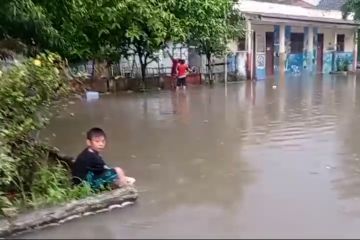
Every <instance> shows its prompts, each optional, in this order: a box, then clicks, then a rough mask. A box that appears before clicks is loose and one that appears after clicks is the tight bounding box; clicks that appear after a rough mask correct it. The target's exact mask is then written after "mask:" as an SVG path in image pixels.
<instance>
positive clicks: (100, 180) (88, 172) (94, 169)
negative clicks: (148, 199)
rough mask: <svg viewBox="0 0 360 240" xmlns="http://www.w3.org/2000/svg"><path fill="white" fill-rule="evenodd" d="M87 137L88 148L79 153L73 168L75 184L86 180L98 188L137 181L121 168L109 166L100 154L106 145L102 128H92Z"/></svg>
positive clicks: (92, 186)
mask: <svg viewBox="0 0 360 240" xmlns="http://www.w3.org/2000/svg"><path fill="white" fill-rule="evenodd" d="M86 138H87V140H86V144H87V148H85V149H84V150H83V151H82V152H81V153H80V154H79V156H78V157H77V158H76V160H75V163H74V165H73V168H72V175H73V183H74V184H75V185H77V184H80V183H81V182H83V181H86V182H87V183H89V184H90V186H91V188H92V189H95V190H98V189H101V188H102V187H106V186H110V187H114V186H115V187H122V186H125V185H132V184H134V183H135V179H134V178H131V177H127V176H126V175H125V173H124V171H123V170H122V169H121V168H119V167H115V168H110V167H108V166H107V165H106V164H105V162H104V160H103V159H102V157H101V156H100V152H102V151H103V150H104V149H105V145H106V135H105V132H104V131H103V130H102V129H101V128H92V129H90V130H89V131H88V132H87V134H86Z"/></svg>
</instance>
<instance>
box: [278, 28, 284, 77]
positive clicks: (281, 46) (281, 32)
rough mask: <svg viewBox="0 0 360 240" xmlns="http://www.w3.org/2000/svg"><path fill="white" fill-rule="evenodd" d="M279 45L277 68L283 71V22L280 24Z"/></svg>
mask: <svg viewBox="0 0 360 240" xmlns="http://www.w3.org/2000/svg"><path fill="white" fill-rule="evenodd" d="M279 45H280V46H279V69H280V73H284V72H285V61H286V47H285V24H281V25H280V36H279Z"/></svg>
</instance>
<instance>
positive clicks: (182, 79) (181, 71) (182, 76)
mask: <svg viewBox="0 0 360 240" xmlns="http://www.w3.org/2000/svg"><path fill="white" fill-rule="evenodd" d="M176 72H177V82H176V90H178V89H179V88H180V87H182V88H183V89H184V90H185V89H186V76H187V74H188V73H189V72H191V69H190V68H189V66H188V65H187V64H186V63H185V60H184V59H180V60H179V64H178V66H177V68H176Z"/></svg>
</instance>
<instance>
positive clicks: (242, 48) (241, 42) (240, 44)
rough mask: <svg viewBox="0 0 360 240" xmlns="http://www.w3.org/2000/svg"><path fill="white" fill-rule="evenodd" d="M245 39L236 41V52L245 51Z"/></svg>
mask: <svg viewBox="0 0 360 240" xmlns="http://www.w3.org/2000/svg"><path fill="white" fill-rule="evenodd" d="M245 50H246V49H245V38H239V39H238V51H245Z"/></svg>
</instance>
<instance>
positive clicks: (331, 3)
mask: <svg viewBox="0 0 360 240" xmlns="http://www.w3.org/2000/svg"><path fill="white" fill-rule="evenodd" d="M345 3H346V0H321V1H320V2H319V4H318V5H317V6H316V8H318V9H323V10H341V7H342V6H343V5H344V4H345Z"/></svg>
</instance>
